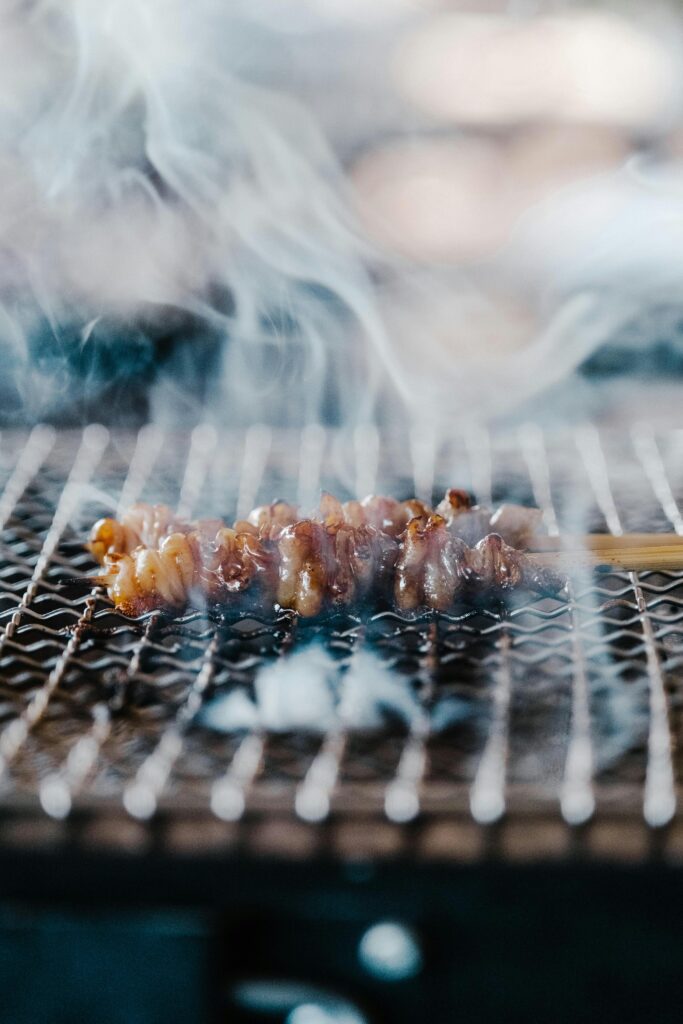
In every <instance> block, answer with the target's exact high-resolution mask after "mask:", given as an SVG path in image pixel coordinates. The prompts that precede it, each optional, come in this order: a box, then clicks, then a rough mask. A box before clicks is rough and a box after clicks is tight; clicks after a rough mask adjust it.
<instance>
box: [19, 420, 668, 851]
mask: <svg viewBox="0 0 683 1024" xmlns="http://www.w3.org/2000/svg"><path fill="white" fill-rule="evenodd" d="M682 452H683V434H682V433H678V432H676V431H659V432H657V433H655V432H654V431H653V430H652V429H650V428H649V427H647V426H642V427H639V428H638V429H637V431H634V432H632V433H630V434H629V433H623V432H614V433H610V432H609V431H604V432H598V431H597V430H596V429H595V428H593V427H583V428H581V429H580V430H577V431H576V432H575V433H568V432H566V431H565V432H562V433H557V434H544V433H543V432H542V431H541V430H540V429H539V428H537V427H526V428H524V429H522V430H520V431H519V432H515V433H508V434H506V435H504V436H495V435H494V436H490V435H489V434H488V433H487V432H485V431H483V430H481V429H476V430H469V431H468V432H467V433H466V434H464V435H463V436H454V437H452V438H450V439H449V440H448V442H442V443H439V444H436V443H435V442H434V439H433V437H431V436H430V435H429V434H428V433H422V434H415V435H412V436H409V437H406V438H405V439H399V438H393V439H391V441H390V442H389V441H387V440H384V441H382V440H381V439H380V438H379V437H378V436H377V435H376V434H375V433H373V432H371V431H365V432H363V433H361V434H356V435H354V436H352V437H349V436H342V435H337V434H334V433H332V432H329V431H328V432H325V431H323V430H321V429H319V428H316V429H311V430H308V431H305V432H304V433H303V434H302V435H290V434H286V435H285V434H278V435H277V436H271V435H270V434H269V433H268V432H267V431H266V430H265V429H263V428H259V427H257V428H254V429H252V430H251V431H249V432H248V433H247V434H245V435H240V436H233V435H221V436H217V435H216V434H215V433H214V432H213V431H212V430H211V429H210V428H206V427H202V428H198V430H196V431H195V432H194V433H193V434H192V436H191V437H189V438H188V437H177V436H171V435H163V434H162V433H160V432H159V431H157V430H155V429H154V428H146V429H144V430H143V431H142V432H141V433H140V434H139V435H137V436H134V435H129V434H119V433H113V434H109V433H108V432H106V431H105V430H104V429H103V428H100V427H89V428H86V430H85V431H83V432H60V433H57V434H55V433H54V432H52V431H51V430H49V429H47V428H37V429H36V430H34V431H32V432H31V433H29V434H24V433H21V432H17V433H11V432H10V433H8V434H6V435H3V437H2V439H1V443H0V473H1V480H0V487H1V488H2V491H1V493H2V497H1V498H0V527H2V557H1V561H0V631H1V632H0V676H1V678H0V782H1V783H2V791H1V793H0V801H1V802H2V807H3V808H4V810H5V811H6V812H7V813H9V812H12V813H15V814H16V813H18V812H21V813H22V814H24V815H28V816H31V817H32V818H34V819H36V820H38V819H40V818H41V817H42V818H43V819H46V820H52V821H67V822H68V821H71V820H81V818H79V815H80V816H82V815H86V816H88V815H89V816H90V817H91V818H92V819H95V818H96V819H98V820H105V819H107V818H109V819H110V820H117V821H120V820H129V821H133V820H138V821H143V822H159V821H160V820H165V821H166V822H168V821H171V822H173V821H174V820H180V819H181V818H182V816H183V815H189V816H190V817H191V818H192V820H193V821H197V820H199V819H201V820H202V821H203V822H204V825H203V828H204V829H205V830H207V829H208V828H209V826H208V824H207V823H208V822H213V824H214V826H215V827H217V828H219V827H223V825H224V826H225V828H226V829H227V828H228V827H230V828H231V829H232V831H231V832H230V835H231V837H232V838H231V842H233V841H236V840H235V831H234V829H235V828H236V827H237V828H238V830H239V829H248V827H254V823H255V822H260V823H261V825H263V824H264V823H266V825H267V824H268V822H269V821H272V820H275V819H277V820H278V821H280V822H282V823H283V826H282V827H283V828H289V833H288V834H289V835H290V836H291V835H293V834H294V832H293V829H294V827H295V825H296V823H297V821H298V822H299V823H301V822H302V821H303V822H305V823H306V827H307V828H308V829H313V830H316V831H317V833H318V834H321V832H322V830H323V829H325V828H326V827H329V828H335V827H339V825H340V823H341V824H343V823H344V822H353V821H358V822H361V823H367V822H368V821H369V822H370V823H371V824H372V825H373V828H371V829H366V834H365V847H367V848H368V849H369V852H371V853H372V852H381V851H382V844H383V843H385V839H386V837H385V835H384V833H383V831H382V828H385V827H386V826H387V825H389V826H391V827H393V828H394V829H398V830H401V829H403V833H404V834H405V829H406V824H407V822H409V821H410V822H415V823H416V825H415V827H416V828H419V827H422V826H423V824H424V823H425V822H430V821H431V822H438V823H439V824H440V826H441V827H443V828H451V827H453V828H455V831H454V832H448V833H447V835H448V836H449V838H448V839H447V840H439V841H437V843H436V846H437V848H438V852H439V855H440V854H443V853H444V852H448V851H450V850H451V849H453V850H458V851H460V852H462V851H463V850H467V849H470V846H468V843H470V840H468V839H467V838H466V837H467V835H469V834H471V831H472V829H474V830H475V832H476V833H477V835H479V834H480V833H490V832H491V830H492V829H493V830H494V831H495V830H496V829H497V830H500V828H501V827H503V825H504V824H505V823H509V822H512V823H513V824H514V823H515V822H516V821H517V822H520V821H521V822H525V821H527V820H532V819H533V820H534V821H539V820H541V819H542V820H543V821H544V822H546V823H550V824H551V825H557V826H559V827H561V829H562V830H563V834H564V833H566V834H567V835H569V836H570V838H571V836H576V835H577V834H579V833H580V832H582V830H583V832H585V830H586V829H587V828H588V827H593V825H594V824H595V823H596V822H599V821H600V819H601V816H607V817H609V819H610V821H612V820H623V821H626V822H628V823H629V825H630V826H633V824H634V823H639V825H640V826H641V827H642V828H643V829H645V830H646V831H653V830H654V831H657V832H659V833H660V834H661V832H662V830H663V828H664V827H666V829H667V830H668V831H670V830H671V829H672V828H673V826H674V825H676V824H677V818H676V796H677V793H676V789H677V780H678V779H679V777H680V768H681V766H680V763H679V762H680V755H679V753H678V748H677V742H676V741H677V737H678V733H679V730H680V728H681V719H680V693H681V683H682V682H683V577H682V576H681V575H680V574H673V573H643V574H640V575H639V576H635V575H633V574H631V575H626V574H616V573H615V574H609V575H596V576H595V577H591V578H588V577H585V576H584V577H577V578H576V579H575V580H574V581H573V587H572V593H571V596H570V600H569V601H556V600H549V599H545V600H531V599H530V598H525V599H521V600H520V601H519V602H518V603H517V604H515V605H514V606H512V607H510V608H508V609H506V610H504V609H502V608H472V607H463V608H462V609H458V610H457V611H456V612H455V613H454V614H450V615H425V616H422V617H420V618H418V619H414V620H413V619H406V618H402V617H400V616H398V615H396V614H393V613H389V612H384V613H381V614H379V615H374V616H364V617H355V616H350V615H348V616H347V615H335V616H331V617H329V618H328V619H327V620H325V621H318V622H315V623H314V624H307V623H304V622H298V623H297V622H296V621H295V620H294V619H293V617H292V616H290V615H289V614H281V615H280V616H279V617H277V618H275V619H274V618H273V617H272V616H270V615H265V614H264V616H263V620H262V621H260V620H259V618H258V617H255V616H253V615H252V616H250V617H249V619H244V620H241V621H239V620H238V621H232V622H222V623H217V622H216V621H214V620H211V619H210V618H208V617H207V616H206V615H204V614H203V613H200V612H195V613H191V614H188V615H185V616H184V617H182V618H180V619H176V620H169V619H164V618H163V617H162V616H160V615H158V614H156V613H153V614H152V615H149V616H146V617H144V618H142V619H141V620H138V621H131V620H127V619H124V618H123V617H121V616H119V615H117V614H115V613H114V612H113V610H112V608H111V606H110V604H109V602H108V601H107V599H106V598H105V597H104V596H103V595H102V594H101V593H99V592H97V591H92V592H91V593H87V592H86V593H85V594H84V593H82V592H81V593H76V592H74V590H73V588H72V587H69V586H68V585H65V581H66V580H68V579H69V578H71V577H74V576H75V575H79V574H81V573H82V574H84V575H85V574H87V573H88V572H90V571H91V570H92V563H91V561H90V558H89V556H88V554H87V553H86V552H85V551H84V550H83V538H84V535H85V533H86V531H87V529H88V527H89V525H90V523H91V522H92V520H93V519H94V518H97V517H98V516H99V515H102V514H104V513H105V512H109V511H111V510H112V509H115V508H116V507H117V505H119V503H122V504H124V505H125V504H126V503H127V502H129V501H130V500H134V499H136V498H147V499H150V500H156V501H158V500H163V501H168V502H169V503H171V504H173V505H175V506H178V507H179V508H181V509H182V510H183V511H185V512H187V513H190V514H191V513H193V512H194V513H197V514H201V515H210V514H222V515H224V516H226V517H229V516H231V515H234V514H235V513H237V512H240V513H242V512H244V511H246V509H248V508H249V507H250V506H251V505H252V504H254V503H257V502H259V501H265V500H272V498H273V497H275V496H278V497H279V496H281V497H284V498H290V499H299V500H301V501H302V502H303V503H304V504H306V503H309V504H310V503H312V502H313V500H314V497H315V495H316V494H317V493H318V492H319V488H320V487H321V486H324V487H328V488H329V489H331V490H334V491H335V492H337V493H340V494H341V495H342V496H344V495H348V494H351V493H353V492H357V491H360V492H361V493H364V492H367V491H369V490H371V489H377V490H387V491H389V492H391V493H395V494H398V495H399V496H400V495H408V494H409V493H411V492H413V491H416V492H417V493H419V494H421V495H423V496H427V495H429V496H431V495H432V493H435V494H436V493H438V491H439V490H440V489H441V488H443V487H445V486H446V485H450V484H457V485H458V486H465V487H468V488H470V489H472V490H473V491H474V492H475V493H476V494H477V496H478V498H479V499H480V500H482V501H484V502H485V501H489V500H493V501H497V500H501V499H506V500H519V501H524V502H535V503H537V504H539V505H540V506H541V507H542V508H543V510H544V513H545V516H546V522H547V525H548V528H549V529H550V530H551V532H554V531H562V530H565V529H567V530H569V531H570V532H576V531H577V529H591V530H612V531H616V532H620V531H621V530H624V531H629V530H663V531H670V530H672V529H676V530H678V531H680V530H681V529H682V527H683V523H682V522H681V519H680V515H679V512H678V506H677V504H676V496H677V495H682V494H683V459H681V458H680V455H681V453H682ZM312 640H317V641H318V642H319V643H320V644H322V645H323V646H324V647H325V648H326V649H327V650H328V651H330V652H331V653H332V654H333V656H334V657H335V658H337V659H339V660H340V664H341V665H342V666H344V665H346V664H348V662H349V659H351V658H352V657H353V656H354V652H358V650H359V649H361V648H362V647H363V648H367V649H370V650H374V651H376V652H377V653H378V654H379V655H380V657H381V658H382V660H383V661H385V662H386V663H387V664H389V665H390V666H392V667H393V668H395V669H396V671H397V672H399V673H401V674H402V675H403V676H404V677H405V678H406V679H407V680H408V681H409V683H410V685H411V686H412V687H413V688H414V689H415V691H416V693H417V694H418V695H419V696H420V699H421V700H422V701H423V703H424V708H425V715H424V717H423V718H421V719H420V721H419V723H418V725H417V726H414V727H413V728H412V729H407V728H406V727H404V726H400V725H398V724H396V725H391V726H389V727H387V728H384V729H382V730H378V731H375V732H372V733H354V732H353V731H349V730H348V729H336V730H334V731H333V732H332V733H330V734H328V735H322V736H321V735H306V734H294V733H288V734H268V733H264V732H240V733H237V734H235V735H226V734H222V733H216V732H213V731H211V730H210V729H208V728H206V727H205V726H203V725H202V724H201V721H200V715H199V712H200V710H201V708H202V707H203V705H204V704H205V703H206V702H207V701H209V700H212V699H213V698H214V697H215V696H216V695H217V694H220V693H224V692H227V691H228V690H229V689H230V688H235V687H242V688H244V690H245V692H246V693H249V692H250V689H251V688H252V686H253V681H254V677H255V674H256V673H257V671H258V670H259V667H260V666H262V665H263V664H264V663H266V662H268V661H270V660H272V659H274V658H277V657H282V656H283V655H284V654H285V653H286V652H288V651H290V650H292V649H296V648H297V647H301V646H303V645H305V644H306V643H308V642H310V641H312ZM453 699H457V701H458V702H459V704H460V705H461V706H462V707H464V708H465V710H466V714H464V715H463V716H462V717H460V718H458V720H457V721H455V722H453V723H452V724H451V725H450V726H448V727H447V728H444V729H438V730H437V729H430V728H429V723H430V722H434V721H436V720H438V714H437V713H436V712H437V711H438V708H439V707H441V706H446V705H447V703H448V701H452V700H453ZM425 723H427V725H425ZM235 823H237V824H235ZM501 823H502V824H501ZM591 823H592V824H591ZM364 827H365V825H364ZM468 829H469V830H470V832H469V833H468V831H467V830H468ZM206 834H207V835H208V834H209V833H208V831H206ZM413 834H415V833H413ZM538 834H540V833H538ZM582 834H583V833H582ZM226 835H227V833H226ZM369 836H372V837H374V839H370V838H368V837H369ZM439 842H441V845H440V846H439ZM444 843H445V844H446V845H445V846H444ZM449 844H450V845H449ZM390 845H391V844H390ZM470 845H471V843H470ZM446 846H447V847H448V850H446ZM375 847H376V849H375ZM393 848H394V847H392V849H393ZM302 849H303V850H304V851H305V850H307V849H308V847H307V846H306V844H304V845H303V847H302Z"/></svg>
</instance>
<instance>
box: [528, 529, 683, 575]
mask: <svg viewBox="0 0 683 1024" xmlns="http://www.w3.org/2000/svg"><path fill="white" fill-rule="evenodd" d="M623 539H625V538H623ZM620 540H622V538H621V537H619V538H615V543H614V544H612V545H610V546H609V547H607V546H605V547H599V548H596V549H594V550H590V549H588V548H574V549H571V550H570V549H566V548H563V549H561V550H558V551H543V552H533V553H532V554H531V555H530V557H531V558H533V560H534V561H535V562H537V563H538V564H539V565H542V566H544V567H545V568H547V569H553V570H555V571H556V572H565V573H571V572H572V571H574V570H576V569H597V570H600V569H603V568H604V570H605V571H613V570H617V571H623V572H658V571H670V572H678V571H683V545H681V544H680V543H678V542H674V543H671V544H660V545H659V546H657V547H655V546H654V545H652V546H647V545H645V546H640V547H637V546H635V545H630V544H623V545H622V544H620V543H619V541H620Z"/></svg>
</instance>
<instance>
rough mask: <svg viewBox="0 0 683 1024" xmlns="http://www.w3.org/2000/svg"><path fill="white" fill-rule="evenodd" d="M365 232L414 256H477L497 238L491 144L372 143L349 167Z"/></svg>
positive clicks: (502, 219)
mask: <svg viewBox="0 0 683 1024" xmlns="http://www.w3.org/2000/svg"><path fill="white" fill-rule="evenodd" d="M352 173H353V181H354V185H355V188H356V192H357V195H358V199H359V206H360V208H361V215H362V216H363V218H364V220H365V223H366V226H367V227H368V229H369V231H370V232H371V233H372V234H373V235H374V236H375V237H377V238H378V239H380V240H381V241H384V242H385V243H388V244H390V245H391V246H392V247H393V248H395V249H396V250H397V251H399V252H402V253H405V254H406V255H410V256H412V257H413V258H416V259H437V260H438V259H446V258H448V259H455V260H458V259H463V260H471V259H479V258H482V257H483V256H485V255H487V254H488V253H490V252H491V251H492V250H493V249H495V248H496V246H498V245H499V244H500V243H501V242H502V240H503V239H504V237H505V233H506V227H507V226H508V224H507V221H508V218H507V215H506V211H505V210H504V208H503V205H502V204H501V202H500V201H499V196H500V187H501V185H502V182H501V180H500V177H499V175H500V165H499V160H498V153H497V149H496V146H495V144H493V143H489V142H485V141H474V142H467V143H463V144H461V143H459V142H450V141H448V142H444V141H436V142H434V141H427V140H425V141H422V142H419V143H417V144H416V143H410V142H399V143H395V144H394V145H389V146H386V147H384V148H380V149H376V150H374V151H372V152H371V153H369V154H367V156H366V157H364V158H362V159H361V160H360V161H359V162H358V163H357V164H356V166H355V168H354V169H353V172H352Z"/></svg>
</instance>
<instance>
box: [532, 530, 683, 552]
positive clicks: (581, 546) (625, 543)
mask: <svg viewBox="0 0 683 1024" xmlns="http://www.w3.org/2000/svg"><path fill="white" fill-rule="evenodd" d="M631 548H634V549H637V550H643V551H645V550H651V549H662V548H665V549H666V550H667V551H678V550H682V551H683V537H681V536H679V535H678V534H677V533H624V534H622V535H621V536H618V537H615V536H614V534H612V533H584V534H578V535H576V534H574V535H572V534H565V535H563V536H561V537H544V536H540V535H539V536H538V537H534V540H533V543H532V544H531V546H530V548H529V550H530V551H605V550H606V551H626V550H628V549H631Z"/></svg>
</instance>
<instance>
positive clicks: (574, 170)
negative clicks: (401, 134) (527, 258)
mask: <svg viewBox="0 0 683 1024" xmlns="http://www.w3.org/2000/svg"><path fill="white" fill-rule="evenodd" d="M628 153H629V148H628V145H627V143H626V140H625V138H624V136H623V135H622V134H621V133H619V132H617V131H614V130H608V129H604V128H601V129H598V128H595V127H591V126H579V125H557V126H548V127H540V126H539V127H538V128H535V129H528V130H526V131H523V132H521V133H519V134H517V135H515V136H514V137H513V138H512V139H509V140H508V141H506V142H502V141H498V142H494V141H491V140H485V139H481V138H460V139H436V140H435V139H420V140H410V141H404V140H401V141H397V142H393V143H387V144H385V145H383V146H378V147H376V148H374V149H372V150H369V151H368V152H366V153H365V154H364V155H363V156H362V157H361V158H360V159H359V160H358V161H357V163H356V164H355V166H354V167H353V168H352V179H353V183H354V186H355V190H356V195H357V200H358V208H359V212H360V216H361V218H362V220H363V222H364V224H365V227H366V230H367V231H368V233H369V234H370V235H371V236H372V237H373V238H375V239H376V240H377V241H379V242H380V243H381V244H383V245H385V246H389V247H391V248H392V249H394V250H395V251H397V252H399V253H401V254H403V255H406V256H409V257H411V258H412V259H418V260H426V261H428V260H432V261H448V262H472V261H478V260H482V259H486V258H487V257H490V256H491V255H493V254H495V253H496V252H497V251H498V250H499V249H500V248H501V247H502V246H503V245H504V244H505V243H506V242H507V240H508V238H509V236H510V233H511V231H512V230H513V228H514V226H515V224H516V223H517V221H518V220H519V218H520V216H521V215H522V214H523V213H524V212H525V210H527V209H528V208H529V207H530V206H532V205H533V204H535V203H537V202H539V201H540V200H541V199H544V198H546V197H547V196H549V195H551V194H552V193H553V192H555V191H557V190H559V189H560V188H563V187H565V186H566V185H568V184H571V183H572V182H574V181H576V180H579V179H582V178H586V177H589V176H591V175H594V174H596V173H602V172H604V171H606V170H609V169H613V168H616V167H618V166H620V165H621V164H622V163H623V162H624V161H625V159H626V158H627V156H628Z"/></svg>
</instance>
